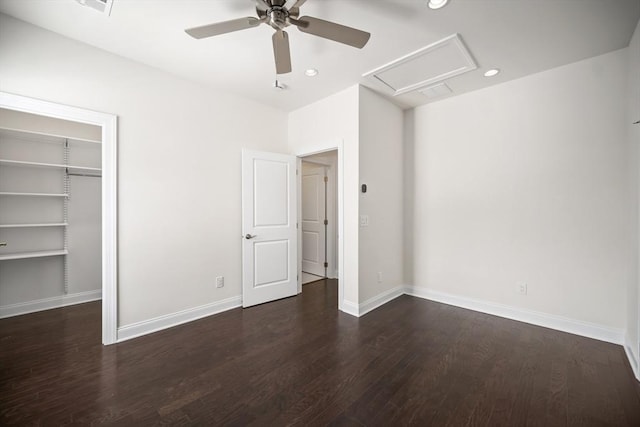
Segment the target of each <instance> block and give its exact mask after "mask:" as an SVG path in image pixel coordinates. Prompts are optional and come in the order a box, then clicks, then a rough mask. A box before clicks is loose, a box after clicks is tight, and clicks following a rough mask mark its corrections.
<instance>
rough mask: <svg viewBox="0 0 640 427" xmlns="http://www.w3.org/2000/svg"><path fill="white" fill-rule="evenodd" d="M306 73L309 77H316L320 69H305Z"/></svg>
mask: <svg viewBox="0 0 640 427" xmlns="http://www.w3.org/2000/svg"><path fill="white" fill-rule="evenodd" d="M304 74H305V76H308V77H315V76H317V75H318V70H316V69H315V68H309V69H308V70H305V72H304Z"/></svg>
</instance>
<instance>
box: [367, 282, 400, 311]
mask: <svg viewBox="0 0 640 427" xmlns="http://www.w3.org/2000/svg"><path fill="white" fill-rule="evenodd" d="M404 291H405V287H404V286H396V287H395V288H393V289H389V290H388V291H385V292H382V293H380V294H378V295H376V296H374V297H372V298H369V299H368V300H366V301H364V302H361V303H360V304H359V306H358V316H364V315H365V314H367V313H368V312H370V311H372V310H375V309H376V308H378V307H380V306H381V305H384V304H386V303H388V302H389V301H391V300H394V299H396V298H398V297H399V296H401V295H404Z"/></svg>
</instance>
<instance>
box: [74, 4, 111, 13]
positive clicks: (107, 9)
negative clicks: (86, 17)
mask: <svg viewBox="0 0 640 427" xmlns="http://www.w3.org/2000/svg"><path fill="white" fill-rule="evenodd" d="M76 1H77V2H78V3H80V4H81V5H83V6H87V7H90V8H91V9H95V10H97V11H98V12H102V13H104V14H105V15H107V16H109V15H111V6H113V0H76Z"/></svg>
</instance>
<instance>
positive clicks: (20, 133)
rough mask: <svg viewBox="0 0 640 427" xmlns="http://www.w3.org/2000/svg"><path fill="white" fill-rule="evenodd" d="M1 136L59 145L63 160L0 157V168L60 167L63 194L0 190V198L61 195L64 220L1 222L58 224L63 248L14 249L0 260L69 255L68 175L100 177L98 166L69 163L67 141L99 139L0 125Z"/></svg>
mask: <svg viewBox="0 0 640 427" xmlns="http://www.w3.org/2000/svg"><path fill="white" fill-rule="evenodd" d="M0 136H2V137H13V138H16V139H22V140H26V141H28V142H35V143H54V144H60V145H61V147H62V150H63V158H64V161H63V163H43V162H34V161H29V160H27V159H20V160H18V159H5V158H0V167H2V166H13V167H25V168H48V169H59V170H63V171H64V174H63V188H64V192H63V193H37V192H17V191H0V201H1V200H2V199H8V198H14V197H17V198H22V197H37V198H42V197H44V198H60V199H61V200H62V201H63V206H62V209H63V221H62V222H51V223H13V224H2V223H0V229H24V228H44V227H61V228H63V231H64V236H63V241H64V244H63V247H62V248H60V249H55V250H40V251H30V252H16V253H2V254H0V261H9V260H18V259H28V258H43V257H53V256H65V255H68V254H69V251H68V245H67V244H68V235H67V227H68V225H69V223H68V201H69V175H76V174H78V175H84V174H87V173H89V174H92V175H97V176H99V174H100V172H101V169H100V168H95V167H88V166H77V165H70V164H69V161H68V160H69V141H73V142H79V143H87V144H100V141H94V140H88V139H80V138H71V137H67V136H64V135H52V134H45V133H39V132H31V131H24V130H19V129H11V128H5V127H0ZM2 246H7V242H0V247H2ZM64 275H65V277H64V291H65V293H67V291H68V280H67V279H68V277H67V276H68V268H67V262H66V257H65V260H64Z"/></svg>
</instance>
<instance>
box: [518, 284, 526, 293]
mask: <svg viewBox="0 0 640 427" xmlns="http://www.w3.org/2000/svg"><path fill="white" fill-rule="evenodd" d="M518 293H519V294H520V295H526V294H527V284H526V283H524V282H521V283H518Z"/></svg>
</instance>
